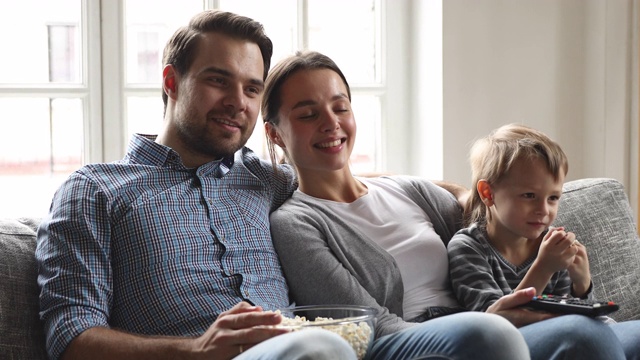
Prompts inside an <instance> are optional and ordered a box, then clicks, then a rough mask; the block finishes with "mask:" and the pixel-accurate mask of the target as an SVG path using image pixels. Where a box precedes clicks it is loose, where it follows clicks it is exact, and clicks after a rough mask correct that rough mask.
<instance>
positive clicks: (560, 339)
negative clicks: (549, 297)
mask: <svg viewBox="0 0 640 360" xmlns="http://www.w3.org/2000/svg"><path fill="white" fill-rule="evenodd" d="M520 332H521V333H522V335H523V336H524V339H525V341H526V342H527V345H528V346H529V350H530V352H531V358H532V359H585V360H589V359H594V360H600V359H607V360H609V359H611V360H614V359H640V321H625V322H621V323H617V324H611V325H607V324H605V323H603V322H601V321H598V320H594V319H591V318H589V317H586V316H581V315H565V316H559V317H556V318H553V319H549V320H545V321H541V322H538V323H535V324H531V325H527V326H523V327H521V328H520Z"/></svg>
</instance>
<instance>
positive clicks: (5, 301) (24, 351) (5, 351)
mask: <svg viewBox="0 0 640 360" xmlns="http://www.w3.org/2000/svg"><path fill="white" fill-rule="evenodd" d="M38 224H39V219H26V218H24V219H0V334H1V335H0V359H20V360H26V359H47V355H46V350H45V338H44V332H43V328H42V323H41V322H40V318H39V316H38V312H39V304H38V301H39V290H38V284H37V282H36V281H37V276H38V275H37V267H36V259H35V248H36V228H37V226H38Z"/></svg>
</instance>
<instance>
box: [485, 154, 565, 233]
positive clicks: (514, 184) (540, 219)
mask: <svg viewBox="0 0 640 360" xmlns="http://www.w3.org/2000/svg"><path fill="white" fill-rule="evenodd" d="M563 183H564V174H561V175H560V176H559V177H558V179H557V180H556V179H554V176H553V175H552V174H551V173H550V172H549V171H548V170H547V167H546V166H545V163H544V161H543V160H541V159H538V158H534V159H521V160H518V161H516V162H515V163H514V164H513V166H512V168H511V170H510V171H509V172H508V173H507V175H506V176H505V177H504V178H503V179H502V181H500V183H499V184H497V186H492V190H493V203H494V206H492V207H491V208H490V211H491V218H492V222H493V223H495V224H493V225H494V226H492V227H494V228H496V229H499V231H500V232H501V233H504V235H506V236H509V237H513V239H519V238H526V239H536V238H538V237H539V236H540V235H541V234H542V232H543V231H545V230H546V229H547V228H548V227H549V226H550V225H551V224H552V223H553V221H554V220H555V219H556V215H557V214H558V205H559V203H560V196H561V195H562V184H563Z"/></svg>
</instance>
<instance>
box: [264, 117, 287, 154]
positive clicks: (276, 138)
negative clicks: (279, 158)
mask: <svg viewBox="0 0 640 360" xmlns="http://www.w3.org/2000/svg"><path fill="white" fill-rule="evenodd" d="M264 130H265V132H266V133H267V136H269V139H271V142H272V143H274V144H276V145H278V146H280V147H281V148H283V149H285V148H286V146H285V145H284V143H283V142H282V139H281V138H280V135H278V130H277V129H276V127H275V125H273V124H272V123H270V122H266V123H264Z"/></svg>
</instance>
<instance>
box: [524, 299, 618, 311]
mask: <svg viewBox="0 0 640 360" xmlns="http://www.w3.org/2000/svg"><path fill="white" fill-rule="evenodd" d="M523 307H528V308H531V309H535V310H545V311H548V312H559V313H565V314H582V315H587V316H601V315H606V314H610V313H612V312H614V311H618V309H619V308H620V307H619V306H618V304H616V303H614V302H613V301H598V300H588V299H580V298H572V297H566V296H556V295H541V296H534V297H533V299H532V300H531V301H529V302H528V303H527V304H524V305H523Z"/></svg>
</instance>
